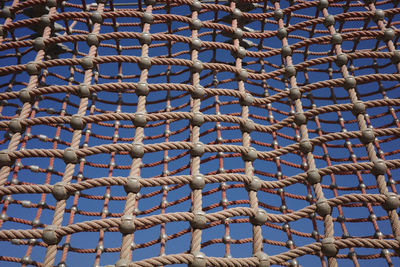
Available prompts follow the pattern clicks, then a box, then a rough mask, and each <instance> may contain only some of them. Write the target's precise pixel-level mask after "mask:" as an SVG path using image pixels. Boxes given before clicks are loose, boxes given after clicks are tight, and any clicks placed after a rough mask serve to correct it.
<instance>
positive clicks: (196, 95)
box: [190, 85, 206, 99]
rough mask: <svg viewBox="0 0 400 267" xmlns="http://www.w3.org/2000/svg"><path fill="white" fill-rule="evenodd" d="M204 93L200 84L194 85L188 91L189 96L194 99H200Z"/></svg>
mask: <svg viewBox="0 0 400 267" xmlns="http://www.w3.org/2000/svg"><path fill="white" fill-rule="evenodd" d="M205 93H206V91H205V90H204V87H203V86H201V85H197V86H195V87H194V90H192V91H191V92H190V94H191V96H192V97H193V98H194V99H201V98H203V97H204V95H205Z"/></svg>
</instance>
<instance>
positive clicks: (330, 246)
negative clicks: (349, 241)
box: [321, 237, 338, 257]
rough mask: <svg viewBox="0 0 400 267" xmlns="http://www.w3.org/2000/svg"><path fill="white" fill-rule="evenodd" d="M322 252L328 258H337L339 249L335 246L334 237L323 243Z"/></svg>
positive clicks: (326, 239)
mask: <svg viewBox="0 0 400 267" xmlns="http://www.w3.org/2000/svg"><path fill="white" fill-rule="evenodd" d="M321 243H322V246H321V251H322V253H323V254H324V255H325V256H326V257H335V256H336V254H337V253H338V249H337V248H336V246H335V239H334V238H333V237H327V238H324V239H322V241H321Z"/></svg>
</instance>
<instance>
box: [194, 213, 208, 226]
mask: <svg viewBox="0 0 400 267" xmlns="http://www.w3.org/2000/svg"><path fill="white" fill-rule="evenodd" d="M190 226H191V227H192V228H194V229H204V228H205V227H206V226H207V218H206V216H205V213H204V212H202V211H197V212H194V216H193V220H191V221H190Z"/></svg>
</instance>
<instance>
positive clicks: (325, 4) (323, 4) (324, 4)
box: [318, 0, 329, 9]
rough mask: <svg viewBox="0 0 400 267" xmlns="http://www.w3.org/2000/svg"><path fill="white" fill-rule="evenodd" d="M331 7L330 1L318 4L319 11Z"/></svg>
mask: <svg viewBox="0 0 400 267" xmlns="http://www.w3.org/2000/svg"><path fill="white" fill-rule="evenodd" d="M328 7H329V1H328V0H319V2H318V8H319V9H324V8H328Z"/></svg>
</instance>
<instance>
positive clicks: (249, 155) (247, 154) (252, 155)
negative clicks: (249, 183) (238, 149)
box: [242, 147, 258, 161]
mask: <svg viewBox="0 0 400 267" xmlns="http://www.w3.org/2000/svg"><path fill="white" fill-rule="evenodd" d="M257 158H258V155H257V150H256V149H255V148H253V147H250V148H248V149H247V151H244V152H243V153H242V159H243V160H244V161H255V160H256V159H257Z"/></svg>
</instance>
